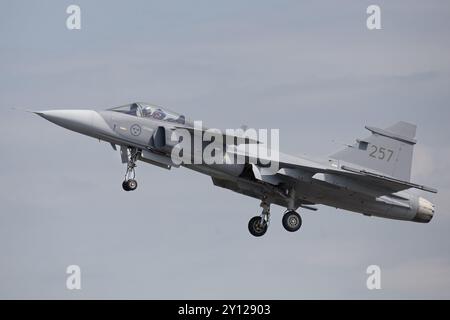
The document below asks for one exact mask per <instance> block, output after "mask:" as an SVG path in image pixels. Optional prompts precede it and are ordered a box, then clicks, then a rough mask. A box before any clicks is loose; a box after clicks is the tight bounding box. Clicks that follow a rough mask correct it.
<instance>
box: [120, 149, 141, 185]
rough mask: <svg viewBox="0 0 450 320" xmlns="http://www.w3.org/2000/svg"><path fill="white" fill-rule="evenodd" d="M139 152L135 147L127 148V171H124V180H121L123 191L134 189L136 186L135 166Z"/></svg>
mask: <svg viewBox="0 0 450 320" xmlns="http://www.w3.org/2000/svg"><path fill="white" fill-rule="evenodd" d="M139 153H140V151H139V150H137V149H135V148H129V149H128V162H127V172H126V173H125V180H124V181H123V182H122V188H123V190H125V191H133V190H136V188H137V186H138V184H137V181H136V180H135V177H136V172H135V168H136V161H137V158H138V156H139Z"/></svg>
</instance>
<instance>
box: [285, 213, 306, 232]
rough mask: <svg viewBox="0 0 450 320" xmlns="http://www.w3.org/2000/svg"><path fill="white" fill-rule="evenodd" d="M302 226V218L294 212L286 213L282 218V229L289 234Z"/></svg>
mask: <svg viewBox="0 0 450 320" xmlns="http://www.w3.org/2000/svg"><path fill="white" fill-rule="evenodd" d="M301 226H302V218H301V217H300V215H299V214H298V213H297V212H295V211H288V212H286V213H285V214H284V216H283V227H284V228H285V229H286V230H287V231H289V232H295V231H297V230H298V229H300V227H301Z"/></svg>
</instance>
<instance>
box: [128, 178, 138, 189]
mask: <svg viewBox="0 0 450 320" xmlns="http://www.w3.org/2000/svg"><path fill="white" fill-rule="evenodd" d="M127 187H128V189H129V190H130V191H133V190H136V188H137V181H136V180H134V179H130V180H127Z"/></svg>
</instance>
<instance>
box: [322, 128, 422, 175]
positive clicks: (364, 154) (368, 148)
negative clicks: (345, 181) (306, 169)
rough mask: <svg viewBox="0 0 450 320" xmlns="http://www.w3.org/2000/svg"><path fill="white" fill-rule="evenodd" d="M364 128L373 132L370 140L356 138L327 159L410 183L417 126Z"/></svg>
mask: <svg viewBox="0 0 450 320" xmlns="http://www.w3.org/2000/svg"><path fill="white" fill-rule="evenodd" d="M366 129H367V130H369V131H370V132H372V135H371V136H370V137H368V138H366V139H358V140H356V144H354V145H353V146H349V147H347V148H345V149H344V150H341V151H339V152H337V153H335V154H333V155H331V156H330V157H331V158H333V159H336V160H343V161H345V162H349V163H353V164H356V165H358V166H361V167H365V168H368V169H372V170H374V171H378V172H380V173H384V174H387V175H389V176H392V177H395V178H398V179H401V180H404V181H409V180H410V178H411V165H412V157H413V149H414V145H415V144H416V140H415V139H414V137H415V135H416V125H414V124H411V123H407V122H403V121H400V122H397V123H396V124H394V125H392V126H390V127H388V128H386V129H379V128H375V127H367V126H366Z"/></svg>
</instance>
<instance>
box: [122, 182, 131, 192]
mask: <svg viewBox="0 0 450 320" xmlns="http://www.w3.org/2000/svg"><path fill="white" fill-rule="evenodd" d="M122 188H123V190H125V191H130V188H128V181H124V182H122Z"/></svg>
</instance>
